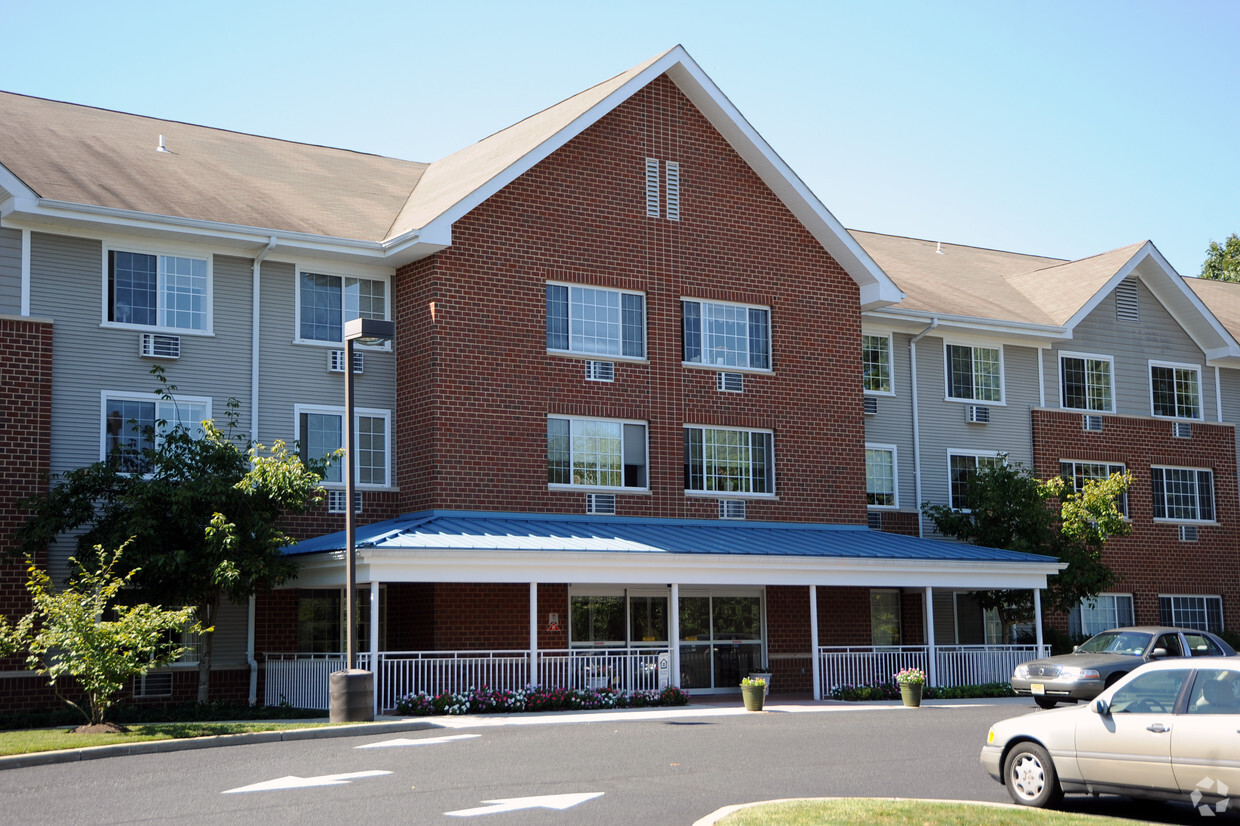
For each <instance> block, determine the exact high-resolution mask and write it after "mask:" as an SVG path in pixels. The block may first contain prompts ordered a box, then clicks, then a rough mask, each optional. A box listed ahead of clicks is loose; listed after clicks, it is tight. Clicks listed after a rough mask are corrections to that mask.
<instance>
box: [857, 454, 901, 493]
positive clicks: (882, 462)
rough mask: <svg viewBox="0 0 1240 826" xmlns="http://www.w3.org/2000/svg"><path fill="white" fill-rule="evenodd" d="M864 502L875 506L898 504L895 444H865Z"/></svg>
mask: <svg viewBox="0 0 1240 826" xmlns="http://www.w3.org/2000/svg"><path fill="white" fill-rule="evenodd" d="M865 503H866V504H867V505H869V506H871V507H875V508H894V507H896V506H898V505H899V501H898V499H897V496H896V448H895V445H866V446H865Z"/></svg>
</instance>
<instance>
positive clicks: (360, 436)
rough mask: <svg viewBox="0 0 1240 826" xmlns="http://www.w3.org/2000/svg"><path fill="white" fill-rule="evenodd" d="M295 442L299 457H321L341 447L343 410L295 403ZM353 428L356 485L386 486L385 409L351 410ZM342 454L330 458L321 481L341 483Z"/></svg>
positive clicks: (388, 465)
mask: <svg viewBox="0 0 1240 826" xmlns="http://www.w3.org/2000/svg"><path fill="white" fill-rule="evenodd" d="M296 412H297V442H298V445H299V447H300V453H301V458H302V461H309V460H311V459H322V458H324V457H326V456H328V455H329V454H331V453H333V452H335V451H336V450H338V449H340V448H342V447H344V411H343V410H341V409H340V408H338V407H336V408H333V407H303V406H302V405H297V408H296ZM355 418H356V424H357V432H356V445H355V451H356V453H357V463H356V467H357V479H356V480H355V483H356V484H358V485H367V486H370V487H387V486H388V468H389V467H390V465H391V463H390V461H389V460H388V453H389V450H388V447H389V442H390V439H389V438H388V419H389V418H390V414H389V413H388V411H386V410H358V411H356V413H355ZM344 462H345V458H344V457H340V458H337V459H333V460H332V463H331V465H330V466H329V467H328V468H327V475H326V476H325V477H324V479H323V484H324V485H343V484H344Z"/></svg>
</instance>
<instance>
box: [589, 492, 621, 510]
mask: <svg viewBox="0 0 1240 826" xmlns="http://www.w3.org/2000/svg"><path fill="white" fill-rule="evenodd" d="M586 513H592V514H595V515H596V516H615V515H616V495H615V494H614V493H587V494H586Z"/></svg>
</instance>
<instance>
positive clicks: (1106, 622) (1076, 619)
mask: <svg viewBox="0 0 1240 826" xmlns="http://www.w3.org/2000/svg"><path fill="white" fill-rule="evenodd" d="M1132 624H1133V613H1132V594H1098V596H1096V597H1094V598H1093V599H1084V600H1081V602H1080V604H1079V605H1077V606H1076V607H1075V608H1073V609H1072V610H1071V611H1070V612H1069V613H1068V633H1069V634H1072V635H1074V636H1077V635H1081V636H1086V637H1092V636H1093V635H1094V634H1099V633H1102V632H1103V631H1105V630H1107V629H1108V628H1123V627H1124V626H1128V625H1132Z"/></svg>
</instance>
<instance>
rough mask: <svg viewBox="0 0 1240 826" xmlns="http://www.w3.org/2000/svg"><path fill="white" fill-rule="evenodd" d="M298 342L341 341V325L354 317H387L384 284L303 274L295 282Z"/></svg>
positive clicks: (369, 279) (385, 288) (334, 276)
mask: <svg viewBox="0 0 1240 826" xmlns="http://www.w3.org/2000/svg"><path fill="white" fill-rule="evenodd" d="M297 292H298V297H297V316H298V317H297V337H298V340H299V341H325V342H328V343H330V344H340V343H342V342H343V341H344V323H345V322H346V321H352V320H353V319H355V318H377V319H386V318H387V283H386V282H384V281H379V280H376V279H371V278H349V277H343V276H339V275H321V274H319V273H312V272H303V273H301V274H300V275H299V277H298V279H297Z"/></svg>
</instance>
